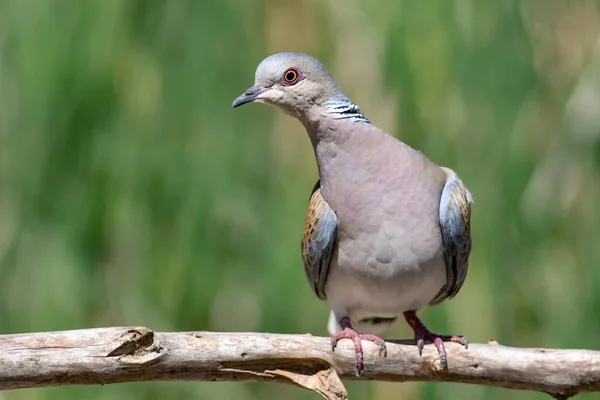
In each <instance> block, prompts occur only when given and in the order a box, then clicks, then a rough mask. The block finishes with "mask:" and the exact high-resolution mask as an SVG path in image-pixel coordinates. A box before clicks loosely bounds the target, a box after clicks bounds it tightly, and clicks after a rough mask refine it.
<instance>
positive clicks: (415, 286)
mask: <svg viewBox="0 0 600 400" xmlns="http://www.w3.org/2000/svg"><path fill="white" fill-rule="evenodd" d="M248 103H263V104H267V105H271V106H275V107H277V108H279V109H281V110H283V111H284V112H285V113H286V114H288V115H290V116H292V117H294V118H296V119H297V120H299V121H300V123H302V125H303V126H304V128H305V130H306V132H307V133H308V137H309V139H310V142H311V144H312V148H313V150H314V153H315V158H316V162H317V166H318V172H319V179H318V181H317V183H316V184H315V186H314V187H313V190H312V192H311V195H310V199H309V204H308V210H307V215H306V220H305V226H304V234H303V236H302V240H301V252H302V260H303V264H304V271H305V274H306V278H307V279H308V282H309V284H310V285H311V287H312V289H313V290H314V292H315V294H316V295H317V297H318V298H319V299H321V300H324V301H326V302H327V303H328V306H329V308H330V314H329V321H328V325H327V327H328V330H329V333H330V334H331V347H332V351H335V348H336V346H337V343H338V341H340V340H343V339H350V340H352V342H353V344H354V352H355V368H356V374H357V375H358V376H360V375H361V374H362V373H363V372H364V356H363V349H362V341H363V340H366V341H371V342H374V343H375V344H376V345H378V346H379V353H380V355H381V356H382V357H385V356H387V348H386V344H385V341H384V340H383V339H382V338H381V337H380V336H377V335H380V334H381V333H383V332H385V331H386V330H387V329H388V328H389V327H390V326H391V324H392V323H393V322H394V321H396V320H397V319H398V318H399V317H401V316H403V317H404V319H405V321H406V322H407V323H408V325H409V326H410V327H411V328H412V330H413V331H414V340H415V344H416V345H417V348H418V351H419V354H422V351H423V347H424V344H425V341H430V342H432V343H433V344H434V345H435V347H436V348H437V350H438V353H439V360H440V365H441V369H442V370H443V371H447V370H448V357H447V354H446V349H445V346H444V342H457V343H460V344H462V345H463V346H464V347H465V348H467V347H468V342H467V339H466V338H465V337H464V336H457V335H438V334H435V333H433V332H431V331H430V330H429V329H428V328H427V327H426V326H425V325H424V324H423V322H422V321H421V320H420V318H419V317H418V316H417V311H418V310H420V309H421V308H423V307H425V306H428V305H438V304H440V303H442V302H443V301H444V300H446V299H451V298H453V297H454V296H455V295H456V294H457V293H458V292H459V290H460V289H461V287H462V286H463V283H464V282H465V278H466V275H467V270H468V266H469V256H470V253H471V248H472V239H471V233H470V226H471V205H472V204H473V196H472V194H471V192H470V191H469V190H468V189H467V188H466V186H465V185H464V183H463V182H462V180H461V179H460V178H459V176H458V175H457V174H456V173H455V172H454V171H453V170H451V169H450V168H448V167H446V166H443V165H441V164H438V163H435V162H433V161H431V160H430V159H429V158H427V157H426V156H425V155H424V154H423V153H422V152H420V151H418V150H416V149H414V148H412V147H410V146H409V145H407V144H405V143H404V142H402V141H401V140H399V139H398V138H396V137H395V136H393V135H391V134H389V133H387V132H385V131H384V130H382V129H380V128H378V127H376V126H375V125H374V124H373V123H372V122H371V121H370V120H369V119H367V117H366V116H365V115H364V114H363V112H362V111H361V109H360V108H359V107H358V106H357V105H356V104H354V103H353V102H352V101H351V100H350V99H349V98H348V96H347V95H346V94H345V93H344V92H343V91H342V89H341V88H340V86H339V85H338V83H337V82H336V81H335V79H334V78H333V77H332V75H331V74H330V73H329V71H328V70H327V69H326V67H325V66H324V65H323V64H322V63H321V62H319V61H318V60H317V59H315V58H313V57H312V56H310V55H308V54H304V53H292V52H282V53H276V54H273V55H270V56H268V57H267V58H265V59H264V60H263V61H262V62H260V64H259V65H258V67H257V68H256V72H255V81H254V85H253V86H252V87H250V88H249V89H247V90H246V91H245V92H244V93H242V94H241V95H240V96H239V97H237V98H236V99H235V100H234V101H233V103H232V105H231V106H232V108H236V107H239V106H242V105H244V104H248Z"/></svg>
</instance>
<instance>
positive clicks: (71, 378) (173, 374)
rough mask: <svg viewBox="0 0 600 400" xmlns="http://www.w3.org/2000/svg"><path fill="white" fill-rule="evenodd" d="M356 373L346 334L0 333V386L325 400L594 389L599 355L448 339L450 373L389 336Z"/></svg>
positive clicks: (432, 355) (427, 354)
mask: <svg viewBox="0 0 600 400" xmlns="http://www.w3.org/2000/svg"><path fill="white" fill-rule="evenodd" d="M363 346H364V352H365V372H364V374H363V376H362V377H361V378H357V377H356V376H355V375H354V349H353V346H352V343H351V342H350V341H348V340H342V341H340V342H339V345H338V347H337V348H336V351H335V353H332V352H331V347H330V342H329V339H328V338H322V337H313V336H310V335H278V334H267V333H264V334H260V333H215V332H182V333H174V332H173V333H171V332H170V333H157V332H153V331H152V330H150V329H148V328H143V327H121V328H100V329H85V330H75V331H63V332H48V333H27V334H17V335H2V336H0V389H17V388H31V387H43V386H61V385H89V384H107V383H118V382H139V381H211V382H214V381H265V382H280V383H293V384H296V385H299V386H302V387H305V388H308V389H311V390H314V391H316V392H318V393H320V394H321V395H322V396H323V397H324V398H326V399H330V400H333V399H335V400H339V399H347V398H348V394H347V392H346V390H345V388H344V386H343V384H342V382H341V380H340V378H341V379H348V380H351V379H364V380H381V381H395V382H406V381H426V382H433V381H435V382H462V383H474V384H480V385H489V386H497V387H503V388H508V389H524V390H537V391H542V392H547V393H549V394H551V395H552V396H554V397H555V398H557V399H566V398H568V397H571V396H574V395H575V394H577V393H580V392H593V391H600V352H599V351H590V350H549V349H519V348H512V347H506V346H501V345H499V344H497V343H496V342H491V343H488V344H472V345H470V346H469V349H468V350H465V349H464V348H462V347H461V346H459V345H455V344H453V343H449V344H447V351H448V360H449V372H447V373H443V372H441V370H440V366H439V361H438V354H437V351H436V349H435V348H434V347H433V346H432V345H427V346H425V350H424V351H423V356H422V357H420V356H419V354H418V352H417V348H416V347H415V346H414V345H412V344H410V342H409V341H404V342H399V341H390V342H388V356H387V357H386V358H382V357H380V356H379V355H378V349H377V347H376V346H375V345H374V344H372V343H370V342H363Z"/></svg>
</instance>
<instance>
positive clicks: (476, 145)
mask: <svg viewBox="0 0 600 400" xmlns="http://www.w3.org/2000/svg"><path fill="white" fill-rule="evenodd" d="M278 51H302V52H307V53H310V54H312V55H314V56H315V57H317V58H319V59H321V60H322V61H323V62H324V64H326V66H327V67H328V68H329V69H330V71H331V72H332V73H333V75H334V76H335V77H336V78H337V80H338V82H339V83H340V85H341V86H342V88H343V89H344V90H345V91H346V92H347V94H348V95H349V96H350V97H351V98H352V99H353V100H354V101H355V102H356V103H357V104H359V105H360V106H361V108H362V109H363V111H364V112H365V114H366V115H367V116H368V117H369V119H371V121H373V122H374V123H376V124H377V125H378V126H380V127H382V128H384V129H386V130H387V131H389V132H391V133H394V134H395V135H396V136H397V137H399V138H401V139H402V140H404V141H405V142H407V143H408V144H410V145H412V146H413V147H416V148H418V149H420V150H421V151H423V152H424V153H425V154H427V155H428V156H430V157H431V158H432V159H433V160H435V161H437V162H440V163H442V164H446V165H449V166H451V167H452V168H453V169H455V170H456V171H457V172H458V173H459V174H460V175H461V176H462V178H463V180H464V181H465V182H466V184H467V185H468V186H469V188H470V189H471V190H472V192H473V193H474V195H475V199H476V204H475V207H474V210H473V228H472V229H473V235H474V250H473V254H472V261H471V269H470V272H469V276H468V278H467V281H466V284H465V286H464V287H463V289H462V291H461V293H460V294H459V295H458V296H457V298H456V299H454V300H452V301H450V302H446V303H444V304H443V305H442V306H439V307H435V308H431V309H427V310H425V311H424V312H423V313H422V316H423V317H424V321H425V322H426V323H427V324H428V325H429V326H430V327H431V328H432V329H433V330H436V331H439V332H443V333H444V332H448V333H450V332H451V333H460V334H464V335H466V336H467V337H468V338H469V340H470V341H472V342H486V341H487V340H489V339H490V338H495V339H496V340H498V341H499V342H500V343H502V344H507V345H513V346H532V347H534V346H540V347H541V346H543V347H558V348H565V347H581V348H591V349H594V348H598V347H599V345H598V343H597V342H596V340H597V338H598V336H599V334H600V319H599V318H598V310H600V268H595V267H596V266H597V260H598V259H599V258H600V247H599V246H598V241H599V239H600V212H599V210H600V207H599V203H600V174H599V170H600V142H599V139H600V4H599V2H598V1H575V0H573V1H557V0H531V1H516V0H506V1H497V2H480V1H475V0H461V1H459V0H456V1H449V0H439V1H425V0H422V1H416V0H414V1H409V0H406V1H388V2H378V1H372V0H313V1H310V0H302V1H298V0H296V1H283V0H270V1H266V0H265V1H259V0H252V1H250V0H163V1H159V0H152V1H150V0H138V1H133V0H131V1H129V0H104V1H101V0H96V1H93V0H79V1H77V0H1V1H0V291H1V296H0V329H1V331H2V333H16V332H33V331H50V330H63V329H75V328H88V327H89V328H91V327H101V326H116V325H145V326H148V327H151V328H153V329H156V330H161V331H179V330H216V331H267V332H281V333H305V332H310V333H312V334H315V335H326V334H327V333H326V329H325V325H326V320H327V315H328V310H327V307H326V304H325V303H323V302H320V301H319V300H318V299H317V298H316V296H314V294H313V293H312V291H311V290H310V288H309V286H308V284H307V283H306V280H305V277H304V272H303V269H302V262H301V258H300V254H299V248H300V246H299V240H300V237H301V234H302V229H303V224H304V213H305V209H306V205H307V202H308V196H309V194H310V190H311V188H312V185H313V184H314V182H315V180H316V179H317V171H316V166H315V162H314V158H313V157H314V156H313V154H312V149H311V147H310V144H309V141H308V139H307V137H306V134H305V133H304V131H303V129H302V127H301V125H300V124H299V123H298V122H297V121H294V120H293V119H291V118H289V117H286V116H284V115H283V113H281V112H278V111H277V110H275V109H273V108H269V107H265V106H258V105H250V106H247V107H244V108H242V109H239V110H235V111H234V110H231V109H230V104H231V101H232V100H233V99H234V98H235V97H236V96H237V95H239V94H240V93H241V92H242V91H243V90H245V89H246V88H247V87H249V86H250V85H251V84H252V83H253V78H254V70H255V68H256V65H257V64H258V63H259V62H260V61H261V60H262V59H263V58H264V57H266V56H267V55H269V54H271V53H274V52H278ZM410 336H411V332H410V331H409V329H408V327H407V326H405V325H404V324H397V326H395V327H394V329H393V330H392V331H390V332H389V334H388V335H387V337H396V338H408V337H410ZM415 351H416V350H415ZM348 388H349V391H350V395H351V398H354V399H374V400H382V399H466V398H469V399H508V398H514V399H546V398H548V397H547V396H546V395H542V394H533V393H526V392H509V391H506V390H500V389H492V388H484V387H477V386H468V385H460V384H421V383H406V384H392V383H366V382H354V383H350V384H348ZM81 398H90V399H113V398H122V399H125V398H140V399H166V398H194V399H210V400H212V399H241V400H254V399H266V400H270V399H282V398H285V399H288V400H292V399H294V400H296V399H317V398H319V396H318V395H316V394H313V393H310V392H307V391H302V390H300V389H297V388H294V387H291V386H284V385H272V384H271V385H268V384H248V383H220V384H210V383H138V384H120V385H108V386H91V387H67V388H49V389H39V390H37V389H36V390H19V391H13V392H5V393H1V394H0V399H11V400H12V399H23V400H29V399H81ZM581 398H582V399H586V398H589V399H591V398H594V396H593V395H587V396H585V395H584V396H581Z"/></svg>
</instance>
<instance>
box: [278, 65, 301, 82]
mask: <svg viewBox="0 0 600 400" xmlns="http://www.w3.org/2000/svg"><path fill="white" fill-rule="evenodd" d="M299 79H300V72H298V70H297V69H296V68H289V69H288V70H286V71H285V72H284V73H283V76H282V77H281V83H282V84H283V85H293V84H295V83H296V82H298V80H299Z"/></svg>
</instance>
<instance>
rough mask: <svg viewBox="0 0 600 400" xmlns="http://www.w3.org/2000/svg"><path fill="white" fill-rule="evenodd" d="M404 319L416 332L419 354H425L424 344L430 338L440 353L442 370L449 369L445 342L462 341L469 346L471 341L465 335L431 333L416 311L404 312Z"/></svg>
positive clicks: (461, 342) (466, 346)
mask: <svg viewBox="0 0 600 400" xmlns="http://www.w3.org/2000/svg"><path fill="white" fill-rule="evenodd" d="M404 319H405V320H406V322H408V324H409V325H410V327H411V328H412V329H413V331H414V332H415V341H416V342H417V347H418V348H419V355H421V354H423V346H424V345H425V340H429V341H430V342H432V343H433V344H434V345H435V347H436V348H437V350H438V353H440V362H441V364H442V371H447V370H448V356H446V347H445V346H444V342H456V343H460V344H462V345H463V346H465V348H468V347H469V343H468V342H467V339H465V337H464V336H449V335H437V334H435V333H431V332H430V331H429V329H427V327H426V326H425V325H423V323H422V322H421V320H420V319H419V317H417V314H415V312H414V311H407V312H405V313H404Z"/></svg>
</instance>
